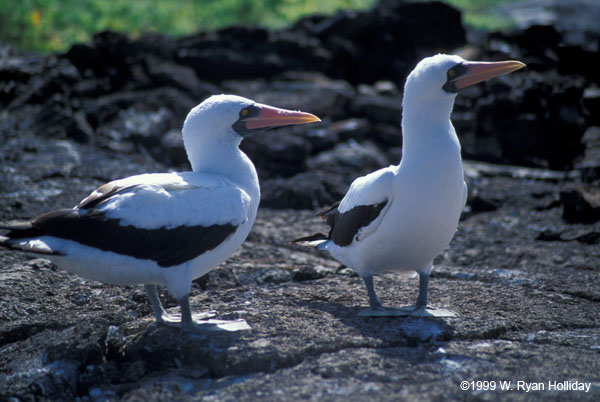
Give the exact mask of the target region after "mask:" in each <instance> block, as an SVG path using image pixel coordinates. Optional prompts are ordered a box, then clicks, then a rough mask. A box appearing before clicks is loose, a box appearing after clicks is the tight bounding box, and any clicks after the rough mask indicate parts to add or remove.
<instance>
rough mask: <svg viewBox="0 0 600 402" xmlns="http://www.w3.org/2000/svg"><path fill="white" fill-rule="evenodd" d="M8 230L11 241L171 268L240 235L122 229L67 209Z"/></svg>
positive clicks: (225, 229) (207, 229) (219, 229)
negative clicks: (79, 247)
mask: <svg viewBox="0 0 600 402" xmlns="http://www.w3.org/2000/svg"><path fill="white" fill-rule="evenodd" d="M86 206H89V204H87V205H86ZM7 229H9V230H10V232H9V233H8V234H6V237H8V238H9V239H23V238H33V237H40V236H54V237H58V238H61V239H67V240H73V241H76V242H78V243H81V244H84V245H86V246H90V247H95V248H98V249H100V250H104V251H112V252H114V253H117V254H122V255H128V256H131V257H135V258H140V259H148V260H153V261H156V263H157V264H158V265H159V266H161V267H171V266H174V265H179V264H181V263H183V262H185V261H188V260H190V259H192V258H195V257H197V256H199V255H201V254H203V253H205V252H207V251H210V250H212V249H214V248H216V247H217V246H218V245H219V244H221V243H222V242H224V241H225V240H226V239H227V238H228V237H229V236H231V235H232V234H233V233H234V232H235V231H236V229H237V225H233V224H222V225H210V226H202V225H196V226H178V227H175V228H171V229H167V228H157V229H143V228H137V227H135V226H131V225H127V226H124V225H121V224H120V220H118V219H109V218H107V217H106V216H105V215H104V214H102V213H101V212H99V211H97V210H91V211H88V210H81V209H63V210H58V211H52V212H48V213H45V214H42V215H40V216H39V217H38V218H36V219H35V220H33V221H31V222H28V223H21V224H19V225H13V226H9V227H7Z"/></svg>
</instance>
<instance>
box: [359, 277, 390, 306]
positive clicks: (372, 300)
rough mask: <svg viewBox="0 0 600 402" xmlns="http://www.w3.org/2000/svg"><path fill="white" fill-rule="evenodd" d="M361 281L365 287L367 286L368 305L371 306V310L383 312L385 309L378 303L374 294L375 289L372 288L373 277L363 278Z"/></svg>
mask: <svg viewBox="0 0 600 402" xmlns="http://www.w3.org/2000/svg"><path fill="white" fill-rule="evenodd" d="M362 279H363V281H365V285H366V286H367V292H368V293H369V304H370V305H371V310H373V311H384V310H385V308H384V307H383V305H382V304H381V302H380V301H379V298H378V297H377V294H376V293H375V287H374V286H373V275H368V276H363V277H362Z"/></svg>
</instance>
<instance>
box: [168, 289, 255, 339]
mask: <svg viewBox="0 0 600 402" xmlns="http://www.w3.org/2000/svg"><path fill="white" fill-rule="evenodd" d="M177 301H178V303H179V307H180V308H181V329H182V330H183V331H185V332H222V331H241V330H245V329H250V326H249V325H248V323H246V321H245V320H243V319H239V320H233V321H224V320H198V319H195V318H208V317H213V316H214V313H212V312H211V313H208V314H209V315H207V314H203V313H200V314H194V315H193V316H192V309H191V308H190V296H189V295H185V296H184V297H182V298H180V299H179V300H177Z"/></svg>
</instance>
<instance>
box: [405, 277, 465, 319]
mask: <svg viewBox="0 0 600 402" xmlns="http://www.w3.org/2000/svg"><path fill="white" fill-rule="evenodd" d="M418 273H419V296H417V302H416V303H415V305H414V306H408V307H400V308H399V309H398V311H399V312H403V313H404V315H408V316H413V317H456V313H454V312H452V311H450V310H446V309H443V308H432V307H429V308H428V307H427V293H428V291H429V275H430V274H431V269H427V270H423V271H418Z"/></svg>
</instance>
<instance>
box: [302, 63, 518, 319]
mask: <svg viewBox="0 0 600 402" xmlns="http://www.w3.org/2000/svg"><path fill="white" fill-rule="evenodd" d="M524 66H525V65H524V64H523V63H521V62H519V61H503V62H495V63H486V62H471V61H466V60H464V59H462V58H461V57H459V56H452V55H443V54H438V55H436V56H432V57H428V58H425V59H423V60H422V61H421V62H419V64H418V65H417V66H416V67H415V69H414V70H413V71H412V72H411V73H410V74H409V76H408V78H407V80H406V84H405V87H404V97H403V115H402V133H403V148H402V160H401V162H400V164H399V165H397V166H389V167H387V168H384V169H380V170H378V171H376V172H373V173H371V174H368V175H366V176H363V177H359V178H358V179H356V180H355V181H354V182H353V183H352V185H351V186H350V189H349V190H348V192H347V193H346V195H345V196H344V198H343V199H342V200H341V201H340V202H339V203H336V204H334V205H333V206H331V207H329V208H326V209H324V210H323V211H321V212H319V213H318V214H319V216H321V217H323V218H326V219H327V223H328V224H329V225H330V226H331V230H330V232H329V234H328V235H327V236H326V235H323V234H316V235H312V236H307V237H303V238H300V239H297V240H295V241H296V242H308V243H309V244H310V245H313V246H316V247H317V248H319V249H322V250H327V251H328V252H329V253H330V254H331V256H333V257H334V258H335V259H337V260H338V261H340V262H341V263H343V264H344V265H346V266H348V267H350V268H352V269H354V270H355V271H356V272H357V273H358V274H359V275H360V276H361V277H362V279H363V280H364V282H365V284H366V287H367V291H368V295H369V302H370V309H368V310H363V311H361V313H360V315H375V316H381V315H415V316H437V317H440V316H452V315H454V313H452V312H450V311H448V310H442V309H437V310H436V309H432V308H427V290H428V285H429V275H430V273H431V270H432V268H433V259H434V258H435V257H436V256H437V255H439V254H440V253H441V252H442V251H443V250H444V248H445V247H446V246H447V245H448V244H449V243H450V240H451V239H452V237H453V236H454V233H455V232H456V228H457V226H458V220H459V217H460V214H461V211H462V209H463V208H464V206H465V203H466V200H467V186H466V183H465V181H464V176H463V166H462V160H461V155H460V143H459V141H458V137H457V136H456V132H455V131H454V127H453V126H452V123H451V121H450V114H451V113H452V108H453V106H454V99H455V97H456V93H457V92H458V91H459V90H460V89H462V88H465V87H467V86H470V85H473V84H476V83H478V82H481V81H484V80H486V79H489V78H492V77H496V76H499V75H502V74H507V73H510V72H512V71H515V70H517V69H519V68H522V67H524ZM381 271H416V272H417V273H418V274H419V295H418V298H417V302H416V304H415V305H414V306H410V307H404V308H400V309H392V308H386V307H383V306H382V304H381V302H380V301H379V299H378V298H377V295H376V293H375V289H374V287H373V274H374V273H376V272H381Z"/></svg>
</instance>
